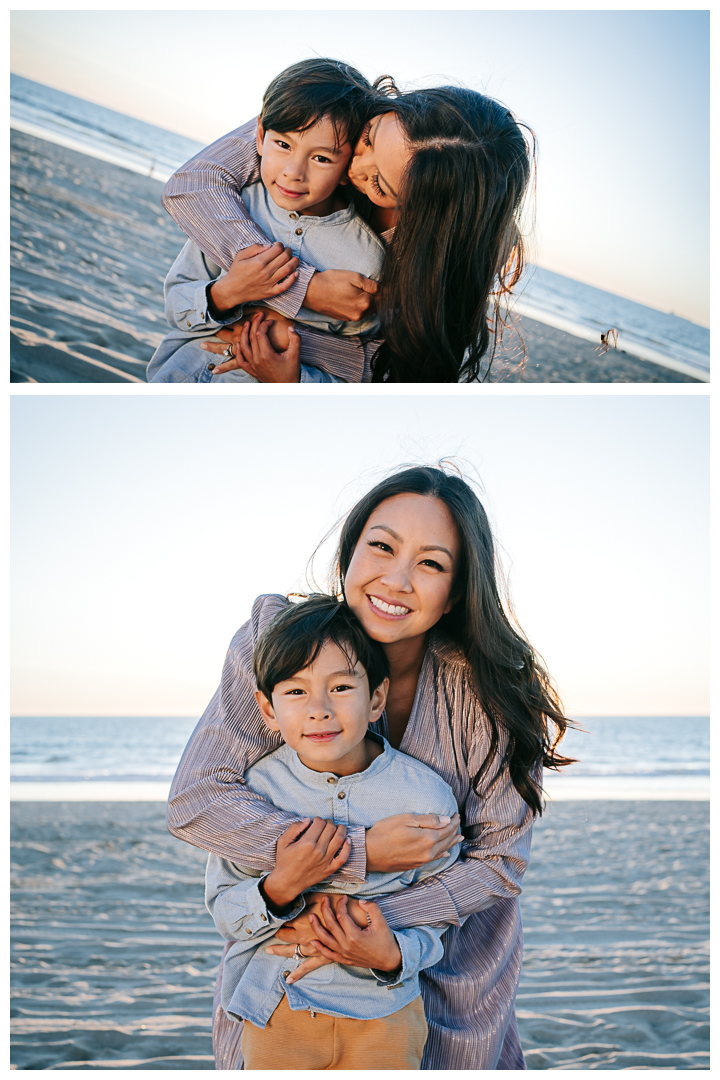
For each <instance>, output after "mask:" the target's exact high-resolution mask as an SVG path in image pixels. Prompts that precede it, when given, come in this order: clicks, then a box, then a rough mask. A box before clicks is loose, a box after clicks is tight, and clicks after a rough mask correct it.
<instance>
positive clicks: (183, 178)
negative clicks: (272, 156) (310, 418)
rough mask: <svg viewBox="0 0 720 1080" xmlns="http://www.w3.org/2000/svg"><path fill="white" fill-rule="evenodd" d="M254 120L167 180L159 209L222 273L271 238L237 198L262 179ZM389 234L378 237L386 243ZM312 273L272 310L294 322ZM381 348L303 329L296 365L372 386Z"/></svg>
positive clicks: (301, 274) (308, 269)
mask: <svg viewBox="0 0 720 1080" xmlns="http://www.w3.org/2000/svg"><path fill="white" fill-rule="evenodd" d="M256 132H257V119H254V120H250V121H249V122H248V123H247V124H244V125H243V126H242V127H239V128H237V129H236V130H235V131H231V132H230V133H229V134H228V135H224V136H223V138H222V139H218V141H217V142H215V143H213V144H212V145H211V146H208V147H206V148H205V150H202V151H201V152H200V153H199V154H197V155H196V156H195V157H194V158H191V159H190V161H188V162H187V163H186V164H185V165H183V166H182V168H180V169H178V171H177V172H176V173H174V175H173V176H171V177H170V179H169V181H168V183H167V184H166V186H165V190H164V191H163V195H162V203H163V206H164V207H165V209H166V210H167V212H168V213H169V214H170V216H171V217H172V218H173V219H174V220H175V221H176V222H177V224H178V225H179V226H180V228H181V229H182V230H183V232H184V233H185V234H186V235H187V236H189V237H190V239H191V240H192V241H193V243H195V244H197V246H198V247H199V248H200V250H201V251H203V252H204V253H205V254H206V255H207V256H208V257H209V258H210V259H211V260H212V262H214V263H216V264H217V265H218V266H220V267H222V268H223V269H225V270H229V269H230V265H231V263H232V261H233V259H234V257H235V255H236V254H237V253H238V251H241V250H242V249H243V248H246V247H250V246H251V245H252V244H267V243H268V241H269V238H268V237H267V236H266V235H265V234H264V233H263V231H262V229H261V228H260V227H259V226H258V225H257V224H256V223H255V222H254V221H253V219H252V217H251V216H250V214H249V212H248V209H247V207H246V206H245V204H244V202H243V200H242V197H241V195H240V192H241V190H242V188H244V187H247V186H248V185H249V184H254V183H255V182H256V181H258V180H259V179H260V158H259V157H258V153H257V145H256ZM391 236H392V230H389V231H388V232H385V233H383V234H382V237H381V239H382V240H383V241H386V242H387V240H388V239H390V237H391ZM315 270H316V267H315V266H312V265H311V264H310V263H307V262H305V261H304V260H302V259H301V260H300V265H299V266H298V278H297V281H296V282H295V283H294V284H293V285H291V286H290V288H289V289H287V291H286V292H284V293H281V294H280V295H279V296H274V297H273V299H272V306H273V307H274V308H276V309H277V310H278V311H279V312H281V313H282V314H283V315H286V316H287V317H288V318H290V319H293V318H295V317H296V315H297V314H298V312H299V310H300V308H301V307H302V304H303V301H304V299H305V293H306V292H307V287H308V285H309V283H310V279H311V277H312V276H313V274H314V273H315ZM380 344H381V342H380V341H378V340H377V339H375V340H371V341H364V340H363V339H361V338H359V337H340V336H337V335H334V334H324V333H321V332H319V331H314V330H310V329H303V333H302V342H301V353H300V359H301V361H302V363H303V364H306V365H308V366H310V367H316V368H320V369H321V370H322V371H326V372H328V373H329V374H330V375H331V376H334V377H335V378H336V379H337V380H338V381H340V382H370V381H371V380H372V371H371V367H370V364H371V361H372V358H373V356H374V355H375V353H376V352H377V350H378V348H379V347H380Z"/></svg>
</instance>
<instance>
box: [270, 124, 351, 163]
mask: <svg viewBox="0 0 720 1080" xmlns="http://www.w3.org/2000/svg"><path fill="white" fill-rule="evenodd" d="M336 132H337V138H338V139H339V142H340V150H344V149H345V147H347V146H349V145H350V144H349V143H348V141H347V132H346V130H345V125H344V124H343V123H338V124H337V125H333V122H332V120H331V119H330V117H329V116H323V117H321V119H320V120H318V121H317V122H316V123H314V124H312V125H311V127H309V128H305V130H304V131H274V130H273V129H269V132H268V131H266V132H265V134H266V135H267V134H269V133H272V134H273V135H282V136H284V137H285V138H290V139H293V140H295V141H297V142H302V143H304V144H305V145H306V146H308V147H310V148H311V149H313V150H324V151H326V153H330V154H337V153H338V145H337V142H336Z"/></svg>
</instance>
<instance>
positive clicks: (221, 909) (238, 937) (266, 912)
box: [208, 874, 305, 944]
mask: <svg viewBox="0 0 720 1080" xmlns="http://www.w3.org/2000/svg"><path fill="white" fill-rule="evenodd" d="M267 876H268V875H267V874H263V876H262V877H260V878H257V877H252V878H246V879H245V880H242V881H240V882H238V883H237V884H236V885H231V886H227V887H225V888H224V889H223V890H222V891H221V892H219V893H218V894H217V896H216V897H215V898H214V899H213V900H208V909H209V910H210V914H211V915H212V917H213V921H214V923H215V926H216V928H217V930H218V933H220V934H221V935H222V936H223V937H224V938H225V939H226V941H245V940H247V941H252V942H254V943H255V944H257V942H258V939H261V938H266V937H272V936H273V935H274V934H275V933H277V931H278V930H279V929H280V927H281V926H283V925H284V924H285V923H286V922H289V921H290V920H291V919H295V918H297V916H298V915H299V914H300V912H301V911H303V909H304V907H305V900H304V899H303V897H302V896H299V897H298V899H297V901H296V903H295V904H294V905H293V908H292V910H291V911H288V912H286V913H285V914H284V915H276V914H275V913H274V912H273V911H271V910H270V908H269V907H268V906H267V903H266V901H265V898H264V896H263V894H262V892H261V890H260V884H261V882H263V881H264V880H265V878H266V877H267Z"/></svg>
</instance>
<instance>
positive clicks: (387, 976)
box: [371, 923, 447, 987]
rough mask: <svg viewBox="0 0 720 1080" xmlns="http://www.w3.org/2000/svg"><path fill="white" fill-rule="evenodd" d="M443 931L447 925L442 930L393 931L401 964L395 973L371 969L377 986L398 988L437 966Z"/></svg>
mask: <svg viewBox="0 0 720 1080" xmlns="http://www.w3.org/2000/svg"><path fill="white" fill-rule="evenodd" d="M445 930H447V923H446V924H445V925H444V926H443V927H442V928H438V927H432V926H416V927H411V928H409V929H407V930H395V931H393V933H394V936H395V940H396V941H397V943H398V945H399V947H400V952H401V953H402V963H401V965H400V967H399V968H398V969H397V970H396V971H376V970H375V969H374V968H371V971H372V973H373V975H374V976H375V978H376V979H377V981H378V985H383V986H387V987H393V986H399V985H400V983H402V982H404V981H405V980H406V979H413V978H415V976H416V975H418V974H419V973H420V972H421V971H423V970H424V969H425V968H429V967H432V966H433V964H437V962H438V961H439V960H441V959H442V955H443V947H442V941H441V940H440V937H441V934H442V933H443V932H444V931H445Z"/></svg>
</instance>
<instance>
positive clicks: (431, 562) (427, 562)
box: [422, 559, 445, 571]
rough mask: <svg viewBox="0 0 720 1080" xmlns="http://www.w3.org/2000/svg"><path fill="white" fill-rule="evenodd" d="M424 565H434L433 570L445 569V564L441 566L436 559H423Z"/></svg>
mask: <svg viewBox="0 0 720 1080" xmlns="http://www.w3.org/2000/svg"><path fill="white" fill-rule="evenodd" d="M422 565H423V566H432V568H433V570H443V571H444V570H445V567H444V566H441V565H440V563H439V562H435V560H434V559H423V562H422Z"/></svg>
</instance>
